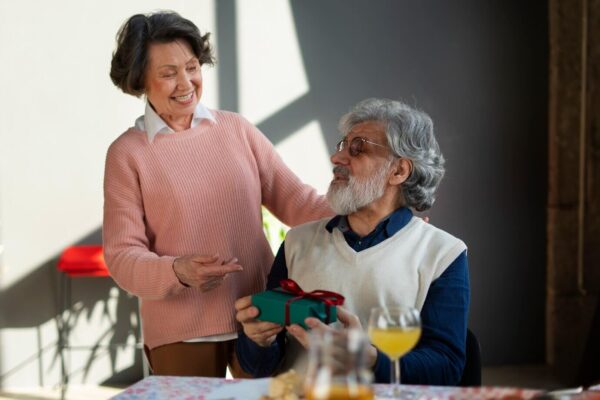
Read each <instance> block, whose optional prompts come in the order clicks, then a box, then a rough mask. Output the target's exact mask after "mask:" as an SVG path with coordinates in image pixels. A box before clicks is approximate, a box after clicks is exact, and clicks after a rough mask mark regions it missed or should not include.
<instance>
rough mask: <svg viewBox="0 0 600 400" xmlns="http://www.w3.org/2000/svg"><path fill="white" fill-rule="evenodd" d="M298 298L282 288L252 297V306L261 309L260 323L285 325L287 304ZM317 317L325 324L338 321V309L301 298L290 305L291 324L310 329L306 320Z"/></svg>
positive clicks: (311, 299) (314, 300)
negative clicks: (267, 322)
mask: <svg viewBox="0 0 600 400" xmlns="http://www.w3.org/2000/svg"><path fill="white" fill-rule="evenodd" d="M296 297H298V295H297V294H294V293H290V292H286V291H284V290H283V289H282V288H277V289H274V290H267V291H265V292H260V293H257V294H255V295H253V296H252V305H253V306H255V307H256V308H258V309H259V311H260V313H259V315H258V317H257V319H258V320H260V321H269V322H275V323H277V324H280V325H285V324H286V321H285V317H286V312H285V308H286V302H287V301H288V300H290V299H294V298H296ZM327 307H329V321H327ZM308 317H315V318H318V319H319V320H321V321H322V322H323V323H332V322H335V321H337V308H336V306H335V305H327V304H326V303H325V302H324V301H321V300H319V299H314V298H300V299H297V300H294V301H291V302H290V303H289V324H290V325H291V324H298V325H300V326H302V327H303V328H304V329H308V327H307V326H306V324H305V323H304V320H305V319H306V318H308Z"/></svg>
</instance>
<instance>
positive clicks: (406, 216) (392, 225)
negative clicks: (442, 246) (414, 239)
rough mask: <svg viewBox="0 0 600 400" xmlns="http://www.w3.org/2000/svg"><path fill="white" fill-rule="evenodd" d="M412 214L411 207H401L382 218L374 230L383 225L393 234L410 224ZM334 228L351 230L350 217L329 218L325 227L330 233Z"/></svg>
mask: <svg viewBox="0 0 600 400" xmlns="http://www.w3.org/2000/svg"><path fill="white" fill-rule="evenodd" d="M412 216H413V213H412V211H411V210H410V208H407V207H400V208H398V209H397V210H395V211H394V212H393V213H391V214H390V215H388V216H387V217H385V218H384V219H383V220H381V221H380V222H379V223H378V224H377V227H375V229H374V231H377V230H378V229H380V227H381V226H382V225H383V226H384V229H385V230H386V234H387V237H390V236H393V235H394V234H395V233H396V232H398V231H399V230H400V229H402V228H404V227H405V226H406V224H408V222H409V221H410V220H411V218H412ZM333 228H338V229H339V230H340V231H341V232H342V233H346V232H348V231H351V229H350V225H349V224H348V217H347V216H345V215H336V216H335V217H333V218H332V219H331V220H329V222H328V223H327V225H325V229H327V231H328V232H329V233H332V232H333Z"/></svg>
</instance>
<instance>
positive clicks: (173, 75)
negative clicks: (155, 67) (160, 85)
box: [160, 74, 175, 79]
mask: <svg viewBox="0 0 600 400" xmlns="http://www.w3.org/2000/svg"><path fill="white" fill-rule="evenodd" d="M160 77H161V78H167V79H168V78H174V77H175V74H164V75H161V76H160Z"/></svg>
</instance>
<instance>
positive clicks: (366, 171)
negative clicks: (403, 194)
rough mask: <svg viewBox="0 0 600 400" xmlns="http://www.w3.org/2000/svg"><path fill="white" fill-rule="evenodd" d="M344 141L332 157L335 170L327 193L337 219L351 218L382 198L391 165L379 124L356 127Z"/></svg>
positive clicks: (383, 133)
mask: <svg viewBox="0 0 600 400" xmlns="http://www.w3.org/2000/svg"><path fill="white" fill-rule="evenodd" d="M357 138H362V139H364V140H360V139H357ZM345 139H346V142H344V143H343V144H344V146H343V147H344V148H343V149H342V150H341V151H336V152H335V153H334V154H333V155H332V156H331V162H332V163H333V164H334V165H335V167H334V169H333V180H332V181H331V183H330V185H329V190H328V191H327V200H328V201H329V204H330V206H331V208H332V209H333V210H334V211H335V212H336V213H337V214H340V215H348V214H351V213H353V212H355V211H357V210H359V209H361V208H363V207H365V206H367V205H369V204H371V203H373V202H374V201H376V200H378V199H379V198H381V197H382V196H383V194H384V191H385V189H386V187H387V183H388V179H389V174H390V168H391V165H392V163H393V161H394V160H393V158H391V157H390V154H391V153H390V152H391V151H390V149H389V147H388V145H387V138H386V136H385V126H384V125H383V124H382V123H380V122H376V121H368V122H363V123H360V124H357V125H355V126H354V127H353V128H352V130H351V131H350V132H349V133H348V135H347V136H346V138H345ZM353 141H354V142H353Z"/></svg>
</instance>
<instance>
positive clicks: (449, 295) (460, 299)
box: [236, 207, 470, 386]
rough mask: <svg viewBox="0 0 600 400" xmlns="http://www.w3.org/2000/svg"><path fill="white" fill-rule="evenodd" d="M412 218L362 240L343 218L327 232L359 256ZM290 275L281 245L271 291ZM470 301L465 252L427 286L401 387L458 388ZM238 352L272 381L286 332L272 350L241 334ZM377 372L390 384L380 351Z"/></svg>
mask: <svg viewBox="0 0 600 400" xmlns="http://www.w3.org/2000/svg"><path fill="white" fill-rule="evenodd" d="M412 217H413V214H412V212H411V211H410V209H408V208H404V207H402V208H399V209H397V210H396V211H394V212H393V213H392V214H390V215H389V216H388V217H387V218H385V219H383V220H382V221H381V222H380V223H379V224H378V225H377V226H376V227H375V229H374V230H373V231H372V232H371V233H369V234H368V235H367V236H364V237H360V236H359V235H357V234H356V233H355V232H353V231H352V229H350V226H349V225H348V220H347V218H346V217H345V216H340V215H338V216H336V217H334V218H333V219H331V221H329V222H328V224H327V225H326V229H327V230H328V231H329V232H333V229H339V230H340V231H341V232H342V233H343V234H344V238H345V239H346V242H347V243H348V245H349V246H350V247H352V248H353V249H354V250H355V251H357V252H359V251H362V250H365V249H368V248H369V247H372V246H375V245H377V244H378V243H381V242H383V241H384V240H386V239H388V238H390V237H391V236H393V235H394V234H395V233H397V232H398V231H400V230H401V229H402V228H404V227H405V226H406V224H407V223H408V222H409V221H410V220H411V218H412ZM287 274H288V270H287V264H286V261H285V246H284V244H282V245H281V247H280V248H279V251H278V253H277V256H276V257H275V261H274V262H273V266H272V268H271V272H270V273H269V278H268V281H267V289H273V288H275V287H277V286H279V281H280V280H281V279H285V278H287ZM322 289H327V288H322ZM469 299H470V289H469V270H468V262H467V253H466V251H464V252H463V253H461V254H460V255H459V256H458V257H457V258H456V259H455V260H454V261H453V262H452V263H451V264H450V265H449V266H448V268H447V269H446V270H445V271H444V273H442V275H441V276H440V277H439V278H438V279H436V280H434V281H433V282H432V284H431V286H430V287H429V291H428V292H427V296H426V298H425V303H424V305H423V308H422V309H421V325H422V333H421V339H420V340H419V343H418V344H417V346H416V347H415V348H414V349H413V350H412V351H411V352H409V353H408V354H406V355H405V356H403V357H402V358H401V360H400V362H401V380H402V383H407V384H422V385H448V386H452V385H457V384H458V383H459V381H460V378H461V375H462V371H463V368H464V364H465V340H466V335H467V317H468V309H469ZM363 328H366V327H363ZM236 352H237V356H238V359H239V361H240V365H241V366H242V368H243V369H244V370H245V371H246V372H248V373H251V374H252V375H254V376H255V377H262V376H270V375H272V374H273V373H274V372H275V371H276V369H277V366H278V365H279V363H280V362H281V360H282V359H283V357H284V352H285V332H282V333H280V334H279V335H278V336H277V340H276V341H275V342H273V343H272V344H271V346H269V347H261V346H259V345H257V344H256V343H254V342H253V341H252V340H250V339H249V338H248V337H247V336H246V335H245V334H244V333H243V332H240V333H239V336H238V341H237V345H236ZM373 372H374V375H375V381H376V382H378V383H389V382H391V361H390V359H389V358H388V357H387V356H386V355H385V354H383V353H381V352H380V351H377V360H376V362H375V366H374V367H373Z"/></svg>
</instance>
